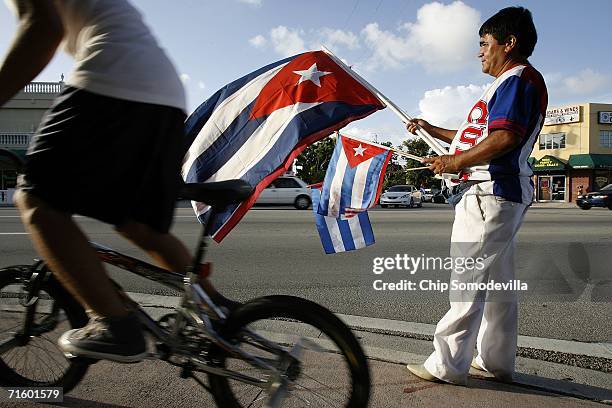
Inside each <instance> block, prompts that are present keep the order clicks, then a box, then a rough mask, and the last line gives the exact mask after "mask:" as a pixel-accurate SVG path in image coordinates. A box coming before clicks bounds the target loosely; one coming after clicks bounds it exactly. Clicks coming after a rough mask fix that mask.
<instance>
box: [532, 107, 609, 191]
mask: <svg viewBox="0 0 612 408" xmlns="http://www.w3.org/2000/svg"><path fill="white" fill-rule="evenodd" d="M530 162H531V165H532V167H533V171H534V173H535V176H534V184H535V186H536V200H537V201H544V202H545V201H560V202H561V201H564V202H573V201H575V200H576V197H577V196H578V195H579V194H580V192H583V193H585V192H589V191H597V190H599V189H601V188H602V187H604V186H606V185H608V184H610V183H612V104H598V103H583V104H577V105H571V106H565V107H558V108H550V109H548V111H547V112H546V120H545V122H544V127H543V128H542V131H541V132H540V135H539V137H538V142H537V143H536V145H535V146H534V149H533V152H532V157H531V158H530Z"/></svg>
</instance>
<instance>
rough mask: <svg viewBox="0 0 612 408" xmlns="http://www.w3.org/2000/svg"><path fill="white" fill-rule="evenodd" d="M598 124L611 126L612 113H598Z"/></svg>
mask: <svg viewBox="0 0 612 408" xmlns="http://www.w3.org/2000/svg"><path fill="white" fill-rule="evenodd" d="M599 123H603V124H612V112H599Z"/></svg>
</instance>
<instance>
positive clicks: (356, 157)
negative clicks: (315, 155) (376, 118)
mask: <svg viewBox="0 0 612 408" xmlns="http://www.w3.org/2000/svg"><path fill="white" fill-rule="evenodd" d="M391 155H392V151H391V148H387V147H385V146H380V145H373V144H369V143H367V142H363V141H359V140H355V139H351V138H350V137H347V136H342V135H339V137H338V142H337V143H336V147H335V149H334V152H333V154H332V158H331V161H330V162H329V166H328V167H327V172H326V173H325V179H324V181H323V190H322V191H321V201H320V203H319V205H318V208H317V212H318V213H319V214H321V215H325V216H328V217H335V218H338V217H340V215H345V216H349V217H350V216H351V215H354V214H356V213H359V212H360V211H365V210H367V209H368V208H371V207H374V206H375V205H376V203H377V202H378V198H379V196H380V191H381V189H382V184H383V180H384V174H385V170H386V169H387V165H388V164H389V159H390V158H391Z"/></svg>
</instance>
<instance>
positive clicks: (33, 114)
mask: <svg viewBox="0 0 612 408" xmlns="http://www.w3.org/2000/svg"><path fill="white" fill-rule="evenodd" d="M63 87H64V82H62V81H60V82H32V83H30V84H28V85H27V86H26V87H25V88H24V89H22V90H21V91H20V92H19V93H18V94H17V95H15V97H14V98H13V99H11V100H10V101H9V102H7V103H6V104H5V105H4V106H2V107H1V108H0V149H7V150H9V151H11V152H12V153H15V154H17V156H19V157H22V158H23V157H25V153H26V150H27V148H28V144H29V143H30V139H31V137H32V135H33V134H34V132H35V131H36V129H37V128H38V125H39V124H40V121H41V119H42V117H43V115H44V114H45V112H46V111H47V109H49V108H50V107H51V104H52V103H53V100H54V99H55V98H56V97H57V95H58V94H59V93H60V92H61V91H62V89H63ZM16 181H17V166H16V165H15V163H14V162H13V161H12V160H11V159H9V157H8V156H7V155H3V154H0V205H2V204H8V203H10V202H11V201H12V193H13V191H14V188H15V183H16Z"/></svg>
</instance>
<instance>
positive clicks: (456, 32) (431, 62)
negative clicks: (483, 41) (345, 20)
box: [361, 1, 480, 72]
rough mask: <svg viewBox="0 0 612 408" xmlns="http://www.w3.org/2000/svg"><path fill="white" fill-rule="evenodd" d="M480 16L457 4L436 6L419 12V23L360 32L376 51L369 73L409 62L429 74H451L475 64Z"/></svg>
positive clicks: (369, 62) (432, 5) (476, 11)
mask: <svg viewBox="0 0 612 408" xmlns="http://www.w3.org/2000/svg"><path fill="white" fill-rule="evenodd" d="M479 22H480V12H479V11H478V10H476V9H473V8H471V7H469V6H467V5H465V4H464V3H463V2H461V1H455V2H453V3H451V4H449V5H444V4H442V3H438V2H433V3H428V4H425V5H424V6H422V7H421V8H420V9H419V10H418V11H417V20H416V22H414V23H406V24H403V25H402V26H400V27H399V29H398V30H397V32H391V31H385V30H382V29H380V28H379V26H378V24H377V23H370V24H368V25H367V26H366V27H365V28H364V29H363V30H362V32H361V34H362V36H363V37H364V41H365V43H366V45H367V46H368V47H369V48H370V49H371V50H372V51H373V55H372V57H371V58H370V59H369V61H368V64H366V66H368V67H369V68H370V69H376V68H379V67H381V68H399V67H402V66H403V65H404V64H406V63H409V62H417V63H420V64H422V65H423V66H424V67H425V68H426V69H427V70H429V71H438V72H449V71H455V70H458V69H461V68H463V67H465V66H466V65H467V64H468V63H469V62H470V61H475V60H476V54H477V51H478V48H477V46H478V27H479Z"/></svg>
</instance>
